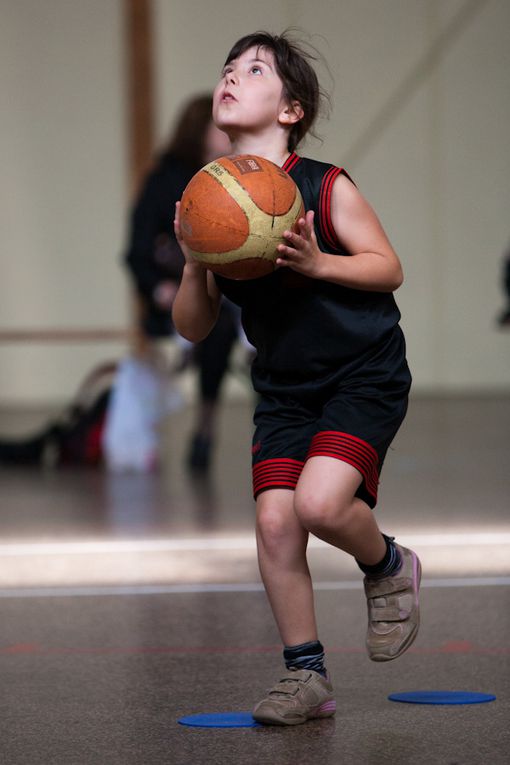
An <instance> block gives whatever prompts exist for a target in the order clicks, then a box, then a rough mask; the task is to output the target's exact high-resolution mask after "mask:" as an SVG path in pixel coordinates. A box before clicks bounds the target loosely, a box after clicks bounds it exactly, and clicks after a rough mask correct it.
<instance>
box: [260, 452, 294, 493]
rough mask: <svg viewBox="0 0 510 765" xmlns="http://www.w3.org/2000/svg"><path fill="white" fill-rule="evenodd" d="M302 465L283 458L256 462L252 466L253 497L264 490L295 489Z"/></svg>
mask: <svg viewBox="0 0 510 765" xmlns="http://www.w3.org/2000/svg"><path fill="white" fill-rule="evenodd" d="M304 464H305V463H304V462H300V461H299V460H291V459H283V458H279V459H272V460H263V461H262V462H258V463H257V464H256V465H254V466H253V496H254V497H256V496H257V494H260V492H261V491H265V490H266V489H295V488H296V484H297V482H298V479H299V476H300V475H301V471H302V469H303V465H304Z"/></svg>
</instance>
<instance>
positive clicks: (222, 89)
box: [173, 32, 420, 725]
mask: <svg viewBox="0 0 510 765" xmlns="http://www.w3.org/2000/svg"><path fill="white" fill-rule="evenodd" d="M320 100H321V91H320V88H319V84H318V81H317V77H316V75H315V72H314V70H313V68H312V66H311V65H310V56H309V55H308V54H307V53H306V52H305V51H304V50H303V49H302V48H301V47H300V46H299V45H297V44H296V43H295V42H293V41H292V40H290V39H289V38H288V36H287V35H285V34H284V35H281V36H273V35H270V34H268V33H266V32H259V33H255V34H253V35H248V36H246V37H243V38H242V39H241V40H239V41H238V42H237V43H236V45H234V47H233V49H232V50H231V51H230V53H229V55H228V57H227V60H226V64H225V66H224V69H223V72H222V76H221V80H220V82H219V83H218V85H217V87H216V89H215V92H214V100H213V117H214V121H215V123H216V125H217V126H218V127H219V128H220V129H221V130H223V131H225V132H226V133H227V135H228V136H229V138H230V140H231V143H232V152H233V154H255V155H258V156H261V157H265V158H266V159H269V160H272V161H273V162H274V163H276V164H277V165H279V166H281V167H282V168H283V169H284V170H286V171H287V172H288V173H289V174H290V176H291V177H292V178H293V179H294V181H295V182H296V184H297V185H298V187H299V189H300V191H301V194H302V196H303V200H304V204H305V209H306V211H307V212H306V214H305V216H304V218H302V219H301V220H300V221H299V223H298V230H297V232H295V233H292V232H290V231H289V232H286V234H285V242H286V243H285V244H282V245H280V246H279V248H278V250H279V258H278V260H277V266H278V268H277V269H276V270H275V271H274V272H273V273H272V274H270V275H268V276H265V277H262V278H259V279H252V280H248V281H234V280H229V279H225V278H222V277H219V276H214V275H213V274H212V273H211V272H208V271H206V270H205V269H204V268H203V267H202V266H201V265H199V264H198V263H196V262H195V261H194V260H193V259H192V258H191V257H190V255H189V253H188V252H187V251H186V247H185V245H184V244H183V243H182V238H181V237H180V231H179V216H178V208H177V215H176V223H175V226H176V233H177V236H178V238H179V239H180V241H181V246H182V248H183V251H184V255H185V257H186V265H185V268H184V275H183V279H182V282H181V285H180V288H179V292H178V294H177V297H176V299H175V302H174V306H173V319H174V322H175V326H176V328H177V330H178V331H179V332H180V333H181V334H182V335H184V337H187V338H188V339H189V340H191V341H193V342H199V341H200V340H202V339H203V338H204V337H205V336H206V335H207V334H208V333H209V332H210V330H211V328H212V327H213V326H214V323H215V321H216V317H217V314H218V307H219V303H220V296H221V294H222V293H223V294H224V295H226V296H227V297H228V298H229V299H231V300H232V301H234V303H237V304H238V305H240V306H241V308H242V317H243V326H244V329H245V331H246V334H247V336H248V339H249V340H250V342H251V343H252V344H253V345H254V346H255V348H256V349H257V356H256V358H255V361H254V363H253V369H252V377H253V384H254V387H255V390H256V391H257V393H258V395H259V403H258V405H257V407H256V411H255V416H254V421H255V425H256V428H255V433H254V437H253V449H252V451H253V487H254V496H255V498H256V503H257V549H258V559H259V566H260V571H261V576H262V580H263V582H264V586H265V589H266V592H267V595H268V598H269V602H270V604H271V608H272V610H273V613H274V617H275V620H276V623H277V626H278V629H279V632H280V635H281V639H282V642H283V645H284V660H285V665H286V672H285V674H284V676H283V678H282V679H281V680H280V682H279V683H277V685H275V686H274V688H273V689H272V690H271V691H270V692H269V693H268V695H267V697H266V698H264V699H263V700H262V701H261V702H260V703H258V704H257V706H256V707H255V709H254V712H253V715H254V717H255V719H256V720H258V721H259V722H263V723H269V724H276V725H296V724H299V723H303V722H305V721H306V720H308V719H312V718H317V717H329V716H331V715H333V714H334V712H335V700H334V696H333V688H332V685H331V683H330V679H329V676H328V673H327V671H326V669H325V666H324V650H323V647H322V645H321V643H320V642H319V639H318V633H317V625H316V619H315V611H314V602H313V588H312V581H311V577H310V572H309V569H308V565H307V558H306V547H307V541H308V536H309V534H314V535H315V536H316V537H318V538H319V539H322V540H324V541H326V542H328V543H329V544H331V545H333V546H334V547H337V548H338V549H339V550H343V551H345V552H346V553H348V554H349V555H352V556H354V558H355V559H356V561H357V563H358V565H359V567H360V568H361V570H362V571H363V572H364V574H365V578H364V584H365V593H366V597H367V603H368V631H367V638H366V646H367V651H368V654H369V656H370V658H371V659H373V660H374V661H388V660H390V659H395V658H396V657H397V656H400V655H401V654H402V653H403V652H404V651H405V650H406V649H407V648H408V647H409V646H410V644H411V643H412V642H413V640H414V638H415V637H416V634H417V631H418V626H419V608H418V589H419V583H420V564H419V561H418V558H417V556H416V554H415V553H414V552H412V551H411V550H408V549H406V548H404V547H402V546H400V545H398V544H396V543H395V542H394V541H393V539H392V538H391V537H388V536H385V535H384V534H382V533H381V531H380V530H379V528H378V525H377V522H376V520H375V517H374V514H373V512H372V511H373V508H374V507H375V505H376V501H377V486H378V481H379V474H380V471H381V467H382V464H383V460H384V457H385V454H386V451H387V449H388V447H389V445H390V443H391V441H392V439H393V437H394V436H395V433H396V432H397V430H398V428H399V426H400V424H401V423H402V420H403V418H404V416H405V413H406V408H407V398H408V392H409V388H410V383H411V376H410V373H409V370H408V366H407V363H406V359H405V343H404V338H403V335H402V332H401V330H400V327H399V324H398V322H399V319H400V314H399V311H398V308H397V306H396V304H395V301H394V299H393V295H392V293H393V291H394V290H396V289H397V288H398V287H399V286H400V284H401V283H402V269H401V265H400V262H399V260H398V257H397V255H396V254H395V252H394V250H393V248H392V246H391V244H390V242H389V241H388V238H387V236H386V234H385V232H384V231H383V229H382V226H381V224H380V222H379V220H378V218H377V217H376V215H375V213H374V211H373V210H372V208H371V207H370V205H369V204H368V203H367V201H366V200H365V199H364V198H363V196H362V195H361V194H360V192H359V191H358V189H357V188H356V186H355V184H354V183H353V182H352V180H351V179H350V177H349V176H348V175H347V173H346V172H345V171H344V170H341V169H339V168H337V167H335V166H333V165H329V164H324V163H322V162H317V161H314V160H311V159H306V158H303V157H301V156H299V155H298V154H296V153H295V149H296V147H297V145H298V144H299V142H300V141H301V139H302V138H303V137H304V136H305V135H306V133H307V132H308V131H309V130H310V128H311V127H312V125H313V123H314V121H315V118H316V116H317V113H318V109H319V106H320Z"/></svg>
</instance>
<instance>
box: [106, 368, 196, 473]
mask: <svg viewBox="0 0 510 765" xmlns="http://www.w3.org/2000/svg"><path fill="white" fill-rule="evenodd" d="M180 406H182V397H181V394H180V393H179V391H178V390H177V389H176V388H175V386H174V384H173V382H172V379H171V376H170V374H169V371H168V368H167V366H166V365H165V364H164V363H163V362H162V361H161V359H159V358H157V357H156V358H153V357H151V358H144V359H139V358H135V357H128V358H126V359H124V360H123V361H121V362H120V364H119V366H118V369H117V374H116V376H115V380H114V384H113V390H112V395H111V397H110V403H109V406H108V411H107V415H106V422H105V427H104V431H103V435H102V448H103V454H104V459H105V463H106V466H107V467H108V469H109V470H111V471H112V472H125V471H134V472H149V471H151V470H154V469H155V468H156V467H157V465H158V461H159V453H160V433H159V427H160V424H161V421H162V419H163V418H164V417H165V415H167V414H168V413H169V412H171V411H173V410H175V409H178V408H180Z"/></svg>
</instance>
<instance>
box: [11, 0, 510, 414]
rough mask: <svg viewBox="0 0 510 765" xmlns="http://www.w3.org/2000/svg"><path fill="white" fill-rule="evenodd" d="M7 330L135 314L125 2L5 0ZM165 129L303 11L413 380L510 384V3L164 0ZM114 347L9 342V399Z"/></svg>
mask: <svg viewBox="0 0 510 765" xmlns="http://www.w3.org/2000/svg"><path fill="white" fill-rule="evenodd" d="M0 10H1V17H2V25H1V26H0V50H1V54H0V55H1V57H2V59H1V66H0V89H1V90H0V92H1V98H2V104H5V106H4V107H3V108H2V120H1V122H0V151H1V153H2V168H3V172H2V176H1V179H0V187H1V189H2V205H1V206H0V258H1V264H0V267H1V279H0V329H8V328H17V329H19V328H23V327H35V326H40V327H48V326H52V327H58V326H61V327H73V326H77V327H90V328H95V327H104V326H108V327H112V326H117V327H122V326H125V324H126V322H127V320H128V316H127V314H128V309H127V305H128V301H127V291H126V282H125V278H124V275H123V273H122V270H121V267H120V265H119V257H120V253H121V251H122V247H123V245H124V240H125V223H126V210H127V207H128V203H129V200H128V198H127V188H128V183H127V169H126V167H127V163H126V159H127V151H126V132H125V100H124V99H125V90H124V80H123V76H124V71H123V65H124V60H123V50H122V37H121V34H122V22H123V19H122V2H121V0H86V2H83V0H45V2H44V3H41V2H39V0H16V2H14V0H0ZM154 10H155V14H154V15H155V30H154V31H155V42H156V72H157V88H156V92H157V107H158V112H157V132H158V140H159V141H162V140H164V139H165V138H166V135H167V133H168V129H169V126H170V123H171V121H172V120H173V118H174V116H175V114H176V111H177V110H178V108H179V107H180V105H181V104H182V102H183V100H185V98H186V96H187V95H188V94H190V93H194V92H197V91H203V90H205V89H208V88H212V87H213V86H214V84H215V82H216V78H217V75H218V72H219V70H220V68H221V66H222V64H223V60H224V57H225V54H226V52H227V51H228V49H229V47H230V45H231V44H232V43H233V42H234V41H235V40H236V39H237V38H238V37H239V36H241V35H242V34H244V33H245V32H248V31H253V30H255V29H258V28H269V29H271V30H273V31H279V30H281V29H282V28H284V27H285V26H289V25H297V26H299V27H301V28H303V29H305V30H307V31H308V32H309V33H310V34H311V35H312V38H311V39H312V42H313V43H314V44H315V45H316V46H317V47H318V48H319V49H320V50H321V51H322V52H323V54H324V56H325V58H326V59H327V61H328V63H329V67H330V70H331V74H330V75H328V76H326V75H325V78H324V84H325V86H326V87H327V88H328V89H329V90H332V91H333V93H332V95H333V111H332V114H331V117H330V119H329V121H328V122H324V123H323V124H321V126H320V132H321V134H322V136H323V139H324V143H323V145H320V144H318V143H317V142H314V141H312V142H310V143H308V144H307V145H305V146H304V147H303V148H302V153H305V154H306V153H308V154H310V155H313V156H316V157H318V158H321V159H327V160H329V161H332V162H335V163H338V164H343V165H345V166H346V167H347V168H348V169H349V171H350V172H351V173H352V174H353V175H354V177H355V179H356V181H357V182H358V184H359V185H360V187H361V188H362V190H363V191H364V193H365V194H366V196H367V197H368V198H369V199H370V200H371V201H372V203H373V204H374V206H375V208H376V210H377V211H378V213H379V215H380V217H381V218H382V220H383V223H384V224H385V227H386V229H387V231H388V232H389V234H390V237H391V239H392V240H393V242H394V244H395V246H396V248H397V250H398V252H399V254H400V256H401V258H402V260H403V263H404V268H405V272H406V277H407V279H406V283H405V285H404V286H403V287H402V288H401V290H399V292H398V295H397V298H398V302H399V304H400V306H401V309H402V313H403V326H404V328H405V331H406V334H407V338H408V348H409V358H410V361H411V365H412V368H413V372H414V378H415V391H426V392H443V391H451V392H457V391H460V392H464V391H483V392H491V391H493V392H499V391H508V390H509V387H510V333H509V332H506V333H505V332H501V331H498V330H497V329H496V327H495V324H494V317H495V315H496V313H497V312H498V310H499V309H500V307H501V305H502V302H503V297H502V290H501V285H500V274H501V256H502V253H503V251H504V249H505V248H506V247H507V245H508V244H509V243H510V215H509V211H510V185H509V183H508V178H509V177H510V151H509V141H508V133H509V126H510V74H509V73H510V51H509V46H508V29H509V28H510V3H509V2H508V0H321V1H318V2H316V3H309V2H304V1H303V2H301V1H300V0H294V2H290V0H281V1H280V2H274V0H272V1H269V0H260V2H258V3H257V4H251V3H246V4H244V3H239V2H234V1H233V0H216V2H215V3H214V4H211V3H209V2H205V1H202V0H187V2H185V1H184V0H154ZM123 351H124V346H123V345H122V344H116V345H105V344H100V345H99V344H96V345H81V346H79V347H71V346H69V345H55V344H51V345H44V346H41V345H30V344H29V345H26V344H25V345H23V346H17V345H6V344H3V345H0V402H4V403H6V402H32V401H37V400H58V399H65V398H66V397H67V396H68V395H69V394H70V392H71V391H72V390H73V389H74V387H75V385H76V384H77V382H78V381H79V379H80V378H81V376H82V375H83V374H84V373H85V372H86V371H88V369H89V368H90V367H91V366H92V365H93V364H94V363H96V361H100V360H103V359H104V358H109V357H111V356H112V355H113V356H116V355H118V354H120V353H122V352H123Z"/></svg>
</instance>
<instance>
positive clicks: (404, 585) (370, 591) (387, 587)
mask: <svg viewBox="0 0 510 765" xmlns="http://www.w3.org/2000/svg"><path fill="white" fill-rule="evenodd" d="M412 585H413V580H412V579H409V578H408V577H403V576H400V577H391V576H387V577H385V578H384V579H381V581H380V582H378V581H377V579H375V580H370V581H369V582H367V596H368V597H369V598H379V597H381V596H383V595H393V593H395V592H403V591H404V590H408V589H409V588H410V587H412Z"/></svg>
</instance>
